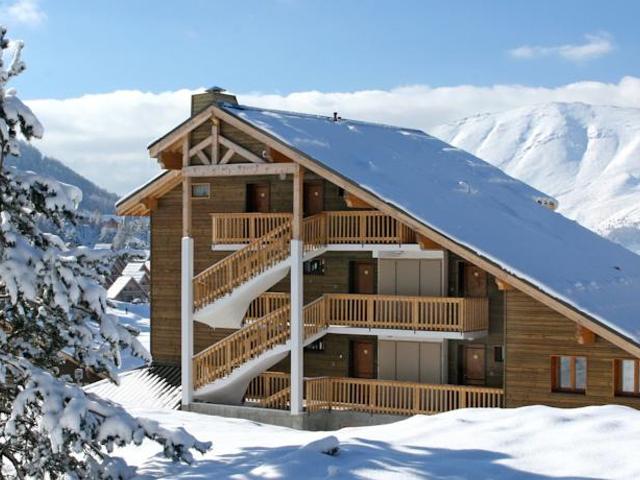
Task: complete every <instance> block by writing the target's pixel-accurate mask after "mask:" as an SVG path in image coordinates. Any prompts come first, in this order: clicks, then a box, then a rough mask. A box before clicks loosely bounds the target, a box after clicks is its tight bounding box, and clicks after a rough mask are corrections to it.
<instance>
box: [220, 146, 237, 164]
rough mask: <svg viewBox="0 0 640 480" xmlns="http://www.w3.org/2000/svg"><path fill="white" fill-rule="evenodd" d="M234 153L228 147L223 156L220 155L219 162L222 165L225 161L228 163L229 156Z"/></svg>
mask: <svg viewBox="0 0 640 480" xmlns="http://www.w3.org/2000/svg"><path fill="white" fill-rule="evenodd" d="M234 153H235V152H234V151H233V150H231V149H230V148H228V149H227V151H226V152H225V154H224V156H223V157H222V160H220V164H221V165H224V164H225V163H229V160H231V157H233V154H234Z"/></svg>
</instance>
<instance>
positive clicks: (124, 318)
mask: <svg viewBox="0 0 640 480" xmlns="http://www.w3.org/2000/svg"><path fill="white" fill-rule="evenodd" d="M109 302H111V303H112V304H113V305H114V307H109V308H108V312H109V313H111V314H113V315H116V316H117V317H118V318H119V320H120V323H121V324H122V325H130V326H132V327H135V328H137V329H138V330H139V331H140V335H139V336H138V340H140V343H141V344H142V346H143V347H144V348H146V349H147V351H150V348H151V324H150V322H149V304H148V303H138V304H135V303H126V302H117V301H113V300H109ZM142 365H144V361H143V360H142V359H140V358H137V357H134V356H132V355H131V354H129V353H124V354H123V355H122V366H121V368H120V371H121V372H124V371H127V370H131V369H132V368H137V367H141V366H142Z"/></svg>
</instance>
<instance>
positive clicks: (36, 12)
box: [0, 0, 47, 27]
mask: <svg viewBox="0 0 640 480" xmlns="http://www.w3.org/2000/svg"><path fill="white" fill-rule="evenodd" d="M0 18H2V19H4V20H5V21H7V22H9V23H11V22H15V23H21V24H24V25H29V26H31V27H37V26H38V25H40V24H41V23H42V22H44V21H45V20H46V18H47V14H46V13H44V11H43V10H42V8H40V2H39V0H16V1H14V2H12V3H10V4H9V5H6V6H3V7H0Z"/></svg>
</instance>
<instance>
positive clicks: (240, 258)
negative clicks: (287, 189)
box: [193, 222, 291, 310]
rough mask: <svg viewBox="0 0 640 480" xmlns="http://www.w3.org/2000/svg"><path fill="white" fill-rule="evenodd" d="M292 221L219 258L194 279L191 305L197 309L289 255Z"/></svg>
mask: <svg viewBox="0 0 640 480" xmlns="http://www.w3.org/2000/svg"><path fill="white" fill-rule="evenodd" d="M290 240H291V222H287V223H284V224H282V225H280V226H279V227H277V228H275V229H274V230H272V231H271V232H269V233H268V234H266V235H264V236H263V237H260V238H258V239H257V240H254V241H253V242H251V243H250V244H248V245H247V246H246V247H244V248H242V249H240V250H238V251H236V252H234V253H232V254H231V255H229V256H228V257H225V258H224V259H222V260H220V261H219V262H217V263H215V264H214V265H212V266H211V267H209V268H207V269H206V270H204V271H203V272H201V273H199V274H198V275H196V276H195V277H194V279H193V307H194V310H199V309H201V308H203V307H205V306H207V305H208V304H209V303H211V302H213V301H214V300H217V299H218V298H220V297H223V296H224V295H227V294H229V293H230V292H231V291H232V290H233V289H235V288H236V287H238V286H239V285H242V284H243V283H245V282H246V281H247V280H249V279H251V278H253V277H255V276H256V275H259V274H260V273H262V272H264V271H265V270H267V269H268V268H269V267H271V266H273V265H275V264H276V263H278V262H281V261H283V260H285V259H287V257H288V256H289V245H290Z"/></svg>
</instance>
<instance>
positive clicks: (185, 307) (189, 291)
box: [181, 237, 193, 407]
mask: <svg viewBox="0 0 640 480" xmlns="http://www.w3.org/2000/svg"><path fill="white" fill-rule="evenodd" d="M181 267H182V284H181V339H182V340H181V347H182V348H181V352H182V353H181V367H182V406H183V407H186V406H188V405H189V404H190V403H192V402H193V238H191V237H182V265H181Z"/></svg>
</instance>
